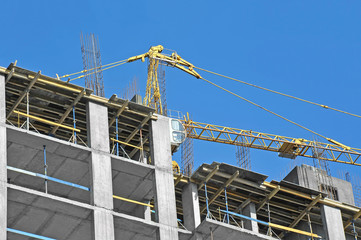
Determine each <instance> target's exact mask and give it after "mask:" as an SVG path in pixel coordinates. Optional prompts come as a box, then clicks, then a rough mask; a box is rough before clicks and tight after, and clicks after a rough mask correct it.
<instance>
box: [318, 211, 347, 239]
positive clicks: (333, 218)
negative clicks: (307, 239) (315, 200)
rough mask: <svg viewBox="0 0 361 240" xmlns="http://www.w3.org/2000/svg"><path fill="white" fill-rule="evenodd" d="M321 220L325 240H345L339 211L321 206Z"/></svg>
mask: <svg viewBox="0 0 361 240" xmlns="http://www.w3.org/2000/svg"><path fill="white" fill-rule="evenodd" d="M321 218H322V223H323V229H324V232H325V236H324V237H325V238H326V239H327V240H345V239H346V238H345V232H344V230H343V223H342V216H341V210H340V209H338V208H334V207H330V206H327V205H321Z"/></svg>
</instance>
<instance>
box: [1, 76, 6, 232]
mask: <svg viewBox="0 0 361 240" xmlns="http://www.w3.org/2000/svg"><path fill="white" fill-rule="evenodd" d="M5 99H6V96H5V76H3V75H0V239H6V227H7V170H6V166H7V136H6V125H5V121H6V107H5Z"/></svg>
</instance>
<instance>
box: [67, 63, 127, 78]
mask: <svg viewBox="0 0 361 240" xmlns="http://www.w3.org/2000/svg"><path fill="white" fill-rule="evenodd" d="M125 63H127V62H122V63H118V64H115V65H112V66H110V67H107V68H102V69H101V70H100V71H101V72H102V71H105V70H108V69H111V68H114V67H118V66H120V65H123V64H125ZM108 66H109V65H108ZM90 70H91V69H89V70H88V71H90ZM92 74H94V73H88V74H84V75H80V76H78V77H75V78H72V79H69V80H68V82H70V81H73V80H76V79H79V78H83V77H86V76H89V75H92Z"/></svg>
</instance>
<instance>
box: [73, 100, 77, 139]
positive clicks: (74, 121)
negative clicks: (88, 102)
mask: <svg viewBox="0 0 361 240" xmlns="http://www.w3.org/2000/svg"><path fill="white" fill-rule="evenodd" d="M73 123H74V129H76V120H75V106H73ZM74 143H75V144H76V143H77V141H76V131H74Z"/></svg>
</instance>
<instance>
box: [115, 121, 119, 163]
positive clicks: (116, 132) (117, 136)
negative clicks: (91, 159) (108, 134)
mask: <svg viewBox="0 0 361 240" xmlns="http://www.w3.org/2000/svg"><path fill="white" fill-rule="evenodd" d="M115 138H116V139H117V141H119V135H118V117H115ZM116 148H117V149H116V152H117V156H119V143H118V142H116Z"/></svg>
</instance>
